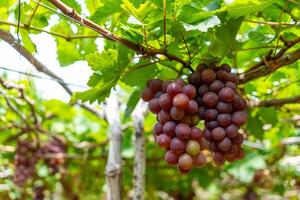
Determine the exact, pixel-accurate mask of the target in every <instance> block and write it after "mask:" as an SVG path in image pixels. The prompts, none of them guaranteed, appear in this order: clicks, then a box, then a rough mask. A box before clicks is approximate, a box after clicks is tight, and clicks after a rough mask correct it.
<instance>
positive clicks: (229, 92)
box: [218, 87, 235, 103]
mask: <svg viewBox="0 0 300 200" xmlns="http://www.w3.org/2000/svg"><path fill="white" fill-rule="evenodd" d="M218 96H219V99H221V100H222V101H224V102H227V103H229V102H232V101H233V99H234V96H235V92H234V90H233V89H231V88H229V87H224V88H223V89H222V90H220V92H219V95H218Z"/></svg>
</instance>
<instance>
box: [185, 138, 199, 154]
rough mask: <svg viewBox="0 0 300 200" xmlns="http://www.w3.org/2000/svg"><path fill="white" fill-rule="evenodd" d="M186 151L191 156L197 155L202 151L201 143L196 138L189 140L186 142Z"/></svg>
mask: <svg viewBox="0 0 300 200" xmlns="http://www.w3.org/2000/svg"><path fill="white" fill-rule="evenodd" d="M185 151H186V152H187V153H188V154H190V155H191V156H195V155H197V154H198V153H199V152H200V144H199V143H198V142H197V141H195V140H189V141H188V142H187V143H186V147H185Z"/></svg>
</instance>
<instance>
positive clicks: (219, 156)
mask: <svg viewBox="0 0 300 200" xmlns="http://www.w3.org/2000/svg"><path fill="white" fill-rule="evenodd" d="M213 160H214V161H215V163H216V165H223V164H224V163H225V157H224V154H223V153H221V152H215V153H214V154H213Z"/></svg>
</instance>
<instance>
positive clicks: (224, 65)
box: [221, 64, 231, 73]
mask: <svg viewBox="0 0 300 200" xmlns="http://www.w3.org/2000/svg"><path fill="white" fill-rule="evenodd" d="M221 68H222V69H223V70H225V71H226V72H228V73H230V72H231V67H230V66H229V65H228V64H222V65H221Z"/></svg>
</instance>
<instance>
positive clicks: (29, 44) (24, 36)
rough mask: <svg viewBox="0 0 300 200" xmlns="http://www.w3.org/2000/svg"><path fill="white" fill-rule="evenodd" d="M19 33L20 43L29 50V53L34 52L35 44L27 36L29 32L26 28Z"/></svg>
mask: <svg viewBox="0 0 300 200" xmlns="http://www.w3.org/2000/svg"><path fill="white" fill-rule="evenodd" d="M20 35H21V38H22V43H23V45H24V47H25V48H26V49H27V50H28V51H29V52H30V53H35V52H36V46H35V44H34V43H33V42H32V40H31V39H30V37H29V34H28V32H27V31H26V30H20Z"/></svg>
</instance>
